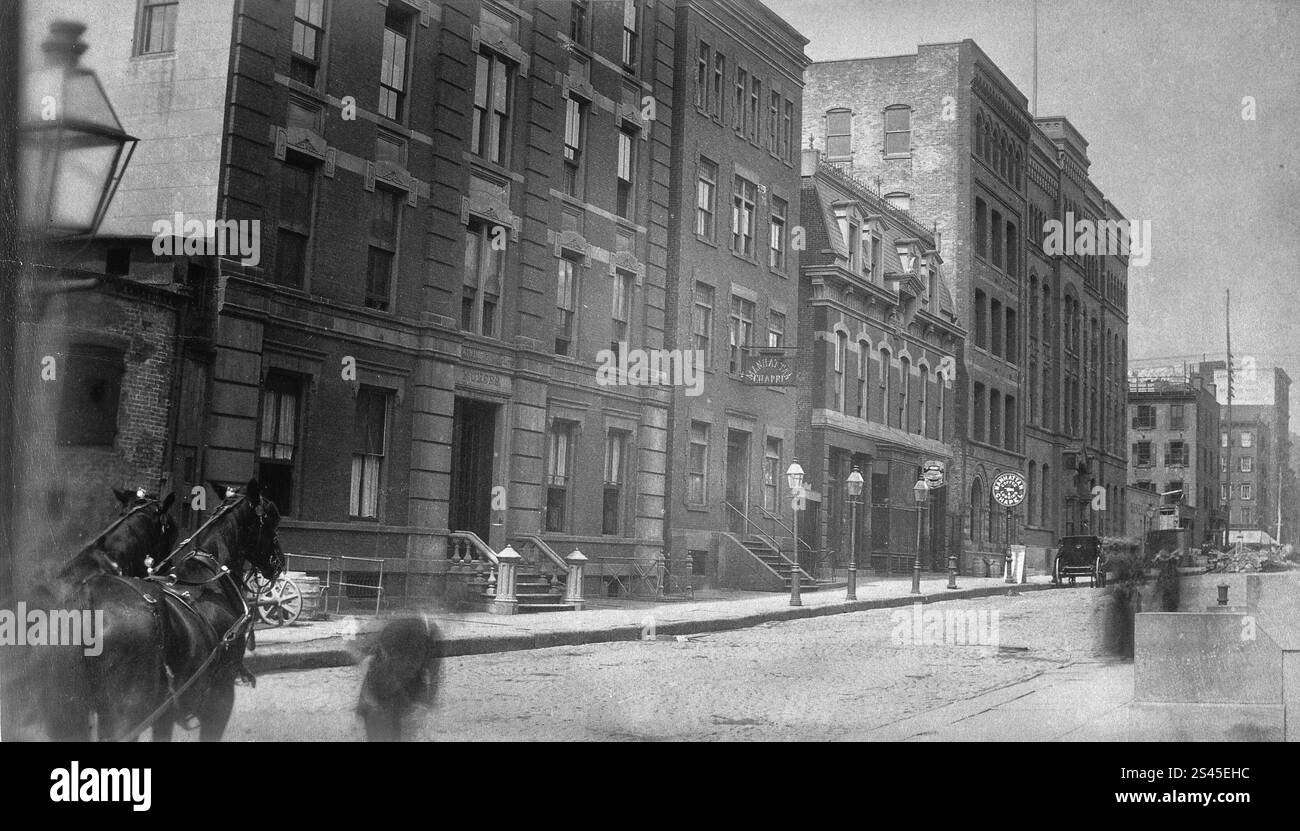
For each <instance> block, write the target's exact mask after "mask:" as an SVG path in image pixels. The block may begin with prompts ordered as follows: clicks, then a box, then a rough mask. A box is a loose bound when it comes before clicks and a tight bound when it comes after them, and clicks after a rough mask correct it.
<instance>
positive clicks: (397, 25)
mask: <svg viewBox="0 0 1300 831" xmlns="http://www.w3.org/2000/svg"><path fill="white" fill-rule="evenodd" d="M413 17H414V16H413V15H411V14H407V13H406V12H403V11H402V10H400V9H399V8H397V7H396V6H389V7H388V9H387V11H386V12H385V13H384V51H383V55H382V58H381V60H380V64H379V114H380V115H383V116H387V117H388V118H391V119H393V120H394V121H401V120H402V104H403V103H404V102H405V99H406V66H407V56H406V53H407V49H406V44H407V41H408V40H409V39H410V31H411V20H412V19H413Z"/></svg>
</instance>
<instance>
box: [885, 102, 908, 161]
mask: <svg viewBox="0 0 1300 831" xmlns="http://www.w3.org/2000/svg"><path fill="white" fill-rule="evenodd" d="M910 152H912V111H911V110H910V109H908V108H907V107H890V108H889V109H887V110H885V155H886V156H895V155H906V154H908V153H910Z"/></svg>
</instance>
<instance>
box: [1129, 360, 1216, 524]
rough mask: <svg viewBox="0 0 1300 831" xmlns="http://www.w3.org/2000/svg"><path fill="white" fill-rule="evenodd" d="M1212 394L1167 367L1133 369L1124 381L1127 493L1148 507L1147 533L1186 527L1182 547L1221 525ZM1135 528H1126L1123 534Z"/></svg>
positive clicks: (1190, 375)
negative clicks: (1185, 541)
mask: <svg viewBox="0 0 1300 831" xmlns="http://www.w3.org/2000/svg"><path fill="white" fill-rule="evenodd" d="M1214 396H1215V393H1214V387H1213V385H1212V384H1206V383H1204V382H1203V379H1202V378H1201V377H1200V376H1199V375H1197V374H1195V373H1192V372H1183V371H1175V370H1173V369H1172V368H1171V369H1170V370H1168V371H1167V372H1153V371H1145V370H1134V371H1132V372H1131V373H1130V375H1129V379H1128V439H1129V474H1128V485H1129V489H1130V491H1131V492H1133V493H1135V494H1137V496H1136V497H1135V499H1138V500H1142V501H1146V502H1148V503H1151V502H1154V504H1155V507H1156V515H1155V516H1154V517H1151V518H1150V521H1149V522H1147V523H1146V524H1145V527H1146V528H1147V529H1148V530H1174V529H1179V528H1182V529H1187V531H1188V536H1189V545H1196V546H1200V545H1209V544H1211V543H1213V542H1214V541H1215V539H1216V534H1219V533H1221V529H1222V524H1223V523H1222V517H1223V514H1222V511H1221V510H1220V502H1219V469H1220V456H1219V436H1218V431H1219V420H1220V407H1219V404H1218V402H1217V401H1216V400H1215V397H1214ZM1152 496H1154V497H1156V498H1155V499H1154V500H1152ZM1142 528H1143V526H1142V525H1139V526H1130V528H1129V534H1130V535H1134V536H1136V535H1138V534H1139V533H1140V532H1141V530H1142Z"/></svg>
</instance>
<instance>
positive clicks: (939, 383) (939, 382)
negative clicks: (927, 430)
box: [934, 369, 944, 441]
mask: <svg viewBox="0 0 1300 831" xmlns="http://www.w3.org/2000/svg"><path fill="white" fill-rule="evenodd" d="M934 396H935V397H934V437H935V438H936V439H937V440H939V441H943V439H944V429H943V399H944V388H943V375H942V374H940V372H939V371H938V370H937V369H936V370H935V371H934Z"/></svg>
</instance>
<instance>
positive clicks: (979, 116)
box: [975, 113, 984, 157]
mask: <svg viewBox="0 0 1300 831" xmlns="http://www.w3.org/2000/svg"><path fill="white" fill-rule="evenodd" d="M975 155H976V157H979V156H983V155H984V113H975Z"/></svg>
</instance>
